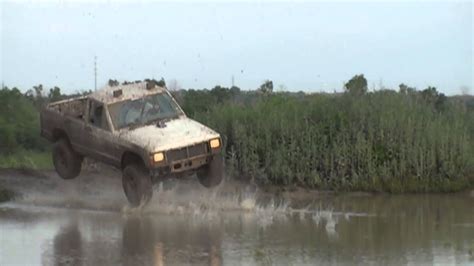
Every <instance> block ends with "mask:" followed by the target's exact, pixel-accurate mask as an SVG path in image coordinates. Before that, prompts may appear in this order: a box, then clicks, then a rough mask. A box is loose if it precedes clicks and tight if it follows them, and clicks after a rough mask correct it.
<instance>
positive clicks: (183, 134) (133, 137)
mask: <svg viewBox="0 0 474 266" xmlns="http://www.w3.org/2000/svg"><path fill="white" fill-rule="evenodd" d="M118 134H119V137H120V138H123V139H126V140H128V141H130V142H131V143H133V144H135V145H138V146H140V147H143V148H145V149H147V150H148V151H149V152H157V151H165V150H169V149H175V148H180V147H185V146H189V145H192V144H195V143H200V142H204V141H208V140H210V139H213V138H217V137H219V134H218V133H216V132H215V131H213V130H212V129H210V128H208V127H206V126H204V125H202V124H200V123H198V122H196V121H194V120H192V119H189V118H187V117H180V118H178V119H174V120H171V121H168V122H166V123H165V127H162V128H160V127H157V126H156V125H155V124H153V125H148V126H144V127H140V128H136V129H133V130H130V129H123V130H121V131H119V133H118Z"/></svg>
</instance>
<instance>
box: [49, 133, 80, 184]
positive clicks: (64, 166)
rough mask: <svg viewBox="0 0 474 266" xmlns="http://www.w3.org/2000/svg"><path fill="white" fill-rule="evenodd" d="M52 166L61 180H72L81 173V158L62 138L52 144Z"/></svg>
mask: <svg viewBox="0 0 474 266" xmlns="http://www.w3.org/2000/svg"><path fill="white" fill-rule="evenodd" d="M53 164H54V168H55V169H56V172H57V173H58V174H59V176H60V177H61V178H63V179H73V178H75V177H77V176H78V175H79V173H81V166H82V157H81V156H80V155H79V154H77V153H76V152H75V151H74V150H73V149H72V147H71V145H70V144H69V142H68V141H67V139H64V138H62V139H60V140H58V141H56V142H55V143H54V146H53Z"/></svg>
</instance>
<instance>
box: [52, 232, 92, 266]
mask: <svg viewBox="0 0 474 266" xmlns="http://www.w3.org/2000/svg"><path fill="white" fill-rule="evenodd" d="M53 246H54V257H53V258H54V265H58V266H59V265H74V266H76V265H82V258H83V257H84V255H83V252H82V239H81V232H80V231H79V228H78V227H77V224H76V223H72V224H69V225H67V226H66V227H62V228H61V229H60V230H59V232H58V234H57V235H56V236H55V237H54V240H53Z"/></svg>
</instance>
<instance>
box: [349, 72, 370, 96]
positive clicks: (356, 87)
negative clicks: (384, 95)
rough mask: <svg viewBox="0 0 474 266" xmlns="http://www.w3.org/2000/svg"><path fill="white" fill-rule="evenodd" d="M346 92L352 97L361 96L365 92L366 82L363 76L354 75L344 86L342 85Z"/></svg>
mask: <svg viewBox="0 0 474 266" xmlns="http://www.w3.org/2000/svg"><path fill="white" fill-rule="evenodd" d="M344 88H345V90H346V92H349V93H350V94H353V95H363V94H365V93H366V92H367V80H366V79H365V77H364V74H360V75H355V76H354V77H352V78H351V79H350V80H349V81H348V82H347V83H346V84H344Z"/></svg>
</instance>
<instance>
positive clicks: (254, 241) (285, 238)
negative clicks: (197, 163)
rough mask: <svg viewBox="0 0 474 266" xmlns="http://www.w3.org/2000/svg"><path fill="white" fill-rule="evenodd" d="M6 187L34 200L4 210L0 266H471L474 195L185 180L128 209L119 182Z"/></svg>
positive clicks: (24, 180)
mask: <svg viewBox="0 0 474 266" xmlns="http://www.w3.org/2000/svg"><path fill="white" fill-rule="evenodd" d="M8 178H10V177H5V176H3V177H2V176H1V175H0V185H3V186H6V184H7V185H8V184H10V185H11V186H13V187H14V186H17V188H18V187H23V190H28V188H30V189H31V191H29V192H28V193H26V196H25V197H23V198H20V199H17V200H15V201H13V202H9V203H4V204H0V265H191V264H192V265H271V264H273V265H301V264H307V265H346V264H351V265H353V264H363V265H406V264H407V265H420V264H422V265H427V264H428V265H474V205H473V203H474V194H473V193H459V194H443V195H433V194H431V195H376V196H374V195H362V194H344V195H331V194H324V193H322V194H321V193H313V194H311V193H310V194H308V195H306V196H305V197H301V194H304V192H303V191H301V192H296V193H293V194H291V193H290V195H281V196H280V197H278V198H275V197H273V196H270V195H269V194H265V193H261V192H258V191H255V189H249V188H245V187H244V188H242V187H232V186H230V187H229V186H227V187H226V186H224V187H221V188H219V189H217V190H207V189H202V188H200V187H197V186H196V184H192V183H189V184H186V183H184V184H179V185H178V186H175V187H173V188H172V189H168V190H166V189H163V188H156V192H157V194H155V197H154V198H153V201H152V203H151V205H150V206H147V207H145V208H139V209H131V208H129V207H127V204H126V201H125V198H124V197H123V195H122V194H121V191H120V190H118V191H115V190H117V189H119V187H120V184H119V183H117V181H113V180H114V179H111V180H108V181H107V180H106V181H103V182H100V184H102V185H103V186H101V185H100V184H97V183H94V182H92V181H93V180H99V179H97V177H90V179H88V177H84V178H82V179H80V180H78V181H76V180H75V181H63V180H60V179H58V178H52V179H48V178H43V179H37V178H30V179H29V177H11V178H12V179H11V180H13V181H11V182H10V181H8V180H9V179H8ZM18 180H21V182H19V181H18ZM38 180H39V181H38ZM12 184H13V185H12ZM25 184H28V186H26V185H25ZM33 184H34V185H33ZM87 184H89V185H87ZM89 186H90V187H89Z"/></svg>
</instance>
